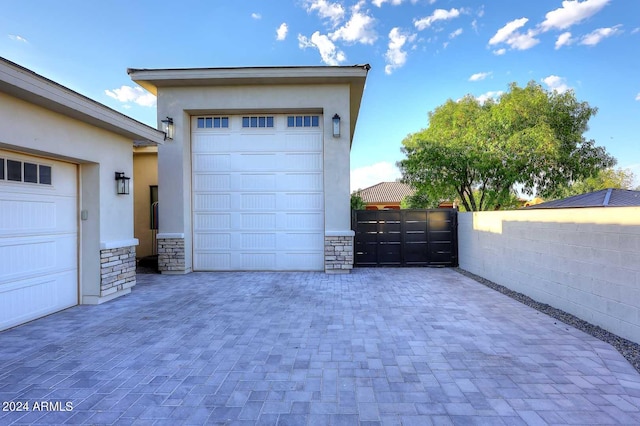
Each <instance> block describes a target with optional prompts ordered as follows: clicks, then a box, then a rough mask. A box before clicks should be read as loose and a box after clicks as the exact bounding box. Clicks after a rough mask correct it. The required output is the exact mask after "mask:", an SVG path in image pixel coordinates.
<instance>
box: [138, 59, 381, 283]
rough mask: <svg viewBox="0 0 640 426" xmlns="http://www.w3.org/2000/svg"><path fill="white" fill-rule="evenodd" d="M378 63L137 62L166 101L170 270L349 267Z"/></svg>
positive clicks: (163, 220)
mask: <svg viewBox="0 0 640 426" xmlns="http://www.w3.org/2000/svg"><path fill="white" fill-rule="evenodd" d="M368 70H369V66H368V65H358V66H340V67H257V68H198V69H130V70H129V71H128V72H129V75H130V76H131V78H132V80H133V81H135V82H136V83H138V84H140V85H141V86H142V87H144V88H145V89H147V90H149V91H150V92H151V93H153V94H155V95H157V97H158V124H159V125H161V121H162V120H165V121H169V119H170V121H171V122H172V125H173V132H174V134H173V138H172V140H168V141H167V142H166V143H165V144H164V145H162V146H160V147H159V150H158V174H159V175H158V188H159V224H160V225H159V231H158V234H157V242H158V256H159V259H158V262H159V269H160V270H161V272H163V273H188V272H191V271H229V270H320V271H321V270H324V271H327V272H348V271H349V270H350V269H351V268H352V264H353V231H351V226H350V203H349V200H350V194H349V163H350V162H349V153H350V148H351V142H352V139H353V132H354V130H355V126H356V121H357V118H358V112H359V109H360V102H361V98H362V94H363V91H364V86H365V80H366V76H367V72H368Z"/></svg>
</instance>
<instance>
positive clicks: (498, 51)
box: [493, 48, 507, 56]
mask: <svg viewBox="0 0 640 426" xmlns="http://www.w3.org/2000/svg"><path fill="white" fill-rule="evenodd" d="M505 53H507V49H504V48H502V49H497V50H494V51H493V54H494V55H496V56H502V55H504V54H505Z"/></svg>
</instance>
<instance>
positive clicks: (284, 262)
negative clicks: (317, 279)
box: [277, 252, 324, 271]
mask: <svg viewBox="0 0 640 426" xmlns="http://www.w3.org/2000/svg"><path fill="white" fill-rule="evenodd" d="M323 268H324V256H323V255H322V254H321V253H318V252H308V253H300V252H284V253H283V255H282V256H281V257H280V258H279V259H278V264H277V269H278V270H285V271H287V270H288V271H317V270H320V269H323Z"/></svg>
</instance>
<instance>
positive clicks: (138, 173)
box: [133, 147, 158, 258]
mask: <svg viewBox="0 0 640 426" xmlns="http://www.w3.org/2000/svg"><path fill="white" fill-rule="evenodd" d="M152 185H158V151H157V148H155V147H145V148H142V149H136V151H135V152H134V155H133V187H134V191H135V197H134V230H133V232H134V235H135V237H136V238H137V239H138V241H139V244H138V247H137V248H136V256H137V257H138V258H142V257H145V256H151V255H152V254H154V248H153V232H154V231H152V230H151V217H150V209H151V194H150V189H149V187H150V186H152Z"/></svg>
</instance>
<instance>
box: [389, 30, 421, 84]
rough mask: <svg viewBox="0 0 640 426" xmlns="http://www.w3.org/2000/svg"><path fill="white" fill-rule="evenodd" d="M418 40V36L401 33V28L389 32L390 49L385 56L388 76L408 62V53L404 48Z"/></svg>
mask: <svg viewBox="0 0 640 426" xmlns="http://www.w3.org/2000/svg"><path fill="white" fill-rule="evenodd" d="M415 39H416V34H406V33H403V32H401V31H400V29H399V28H397V27H396V28H393V29H392V30H391V31H389V49H387V53H385V55H384V59H385V61H386V63H387V65H386V66H385V67H384V72H385V73H386V74H391V73H392V72H393V71H394V70H395V69H398V68H400V67H402V66H404V64H405V63H406V62H407V52H406V51H405V50H403V49H402V48H403V47H404V45H405V44H406V43H407V42H409V43H411V42H413V41H415Z"/></svg>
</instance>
